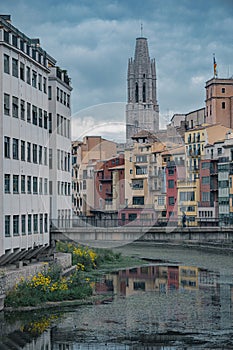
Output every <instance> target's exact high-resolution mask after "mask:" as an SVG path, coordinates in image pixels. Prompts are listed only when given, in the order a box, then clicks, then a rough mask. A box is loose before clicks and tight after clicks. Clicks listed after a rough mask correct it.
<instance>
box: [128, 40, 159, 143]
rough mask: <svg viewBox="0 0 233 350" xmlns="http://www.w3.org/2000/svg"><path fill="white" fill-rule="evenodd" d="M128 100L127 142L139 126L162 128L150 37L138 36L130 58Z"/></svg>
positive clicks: (151, 128) (148, 128) (143, 128)
mask: <svg viewBox="0 0 233 350" xmlns="http://www.w3.org/2000/svg"><path fill="white" fill-rule="evenodd" d="M127 83H128V101H127V105H126V143H127V144H128V145H130V144H131V143H132V139H131V137H132V136H133V135H134V134H136V133H137V132H139V131H140V130H148V131H152V132H154V133H155V132H156V131H158V130H159V106H158V103H157V91H156V69H155V59H152V60H151V59H150V56H149V49H148V43H147V39H146V38H144V37H139V38H137V39H136V47H135V53H134V59H133V58H130V59H129V61H128V77H127Z"/></svg>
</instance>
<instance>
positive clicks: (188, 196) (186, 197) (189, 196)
mask: <svg viewBox="0 0 233 350" xmlns="http://www.w3.org/2000/svg"><path fill="white" fill-rule="evenodd" d="M194 200H195V192H194V191H190V192H180V201H194Z"/></svg>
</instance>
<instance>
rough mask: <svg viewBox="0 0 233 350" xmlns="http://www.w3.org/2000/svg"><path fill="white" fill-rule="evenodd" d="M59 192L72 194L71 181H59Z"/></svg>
mask: <svg viewBox="0 0 233 350" xmlns="http://www.w3.org/2000/svg"><path fill="white" fill-rule="evenodd" d="M57 193H58V195H61V196H70V195H71V184H70V182H63V181H58V182H57Z"/></svg>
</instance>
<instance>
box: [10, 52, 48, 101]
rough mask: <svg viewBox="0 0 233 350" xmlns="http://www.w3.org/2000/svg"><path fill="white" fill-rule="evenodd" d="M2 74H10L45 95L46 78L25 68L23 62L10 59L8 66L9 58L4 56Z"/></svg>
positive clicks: (27, 67)
mask: <svg viewBox="0 0 233 350" xmlns="http://www.w3.org/2000/svg"><path fill="white" fill-rule="evenodd" d="M4 73H7V74H12V76H13V77H16V78H20V79H21V80H23V81H25V82H26V83H27V84H29V85H32V86H33V87H34V88H36V89H38V90H40V91H43V92H44V93H45V94H47V78H46V77H43V76H42V75H41V74H39V73H37V72H36V71H35V70H33V69H31V68H30V67H29V66H25V64H24V63H23V62H20V61H19V60H17V59H16V58H12V59H11V64H10V56H8V55H6V54H4Z"/></svg>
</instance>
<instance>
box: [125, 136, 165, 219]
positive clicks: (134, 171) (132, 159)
mask: <svg viewBox="0 0 233 350" xmlns="http://www.w3.org/2000/svg"><path fill="white" fill-rule="evenodd" d="M133 141H134V143H133V147H130V148H127V149H126V150H125V182H126V185H125V207H124V208H123V209H122V210H121V212H120V213H119V219H121V220H122V222H123V221H125V222H128V221H129V222H131V221H134V220H140V223H145V224H148V223H151V224H152V223H154V222H155V221H156V220H157V213H156V209H157V206H156V203H155V196H156V195H155V193H157V192H158V191H159V193H160V184H158V181H161V179H162V176H161V174H160V171H159V170H160V166H161V162H159V161H158V159H157V158H156V155H157V152H158V148H160V152H161V150H164V147H165V145H164V144H162V143H161V142H160V141H158V140H157V138H156V136H155V135H154V134H152V133H151V132H149V131H146V130H142V131H140V132H139V133H137V134H136V135H134V136H133ZM163 205H164V203H163Z"/></svg>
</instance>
